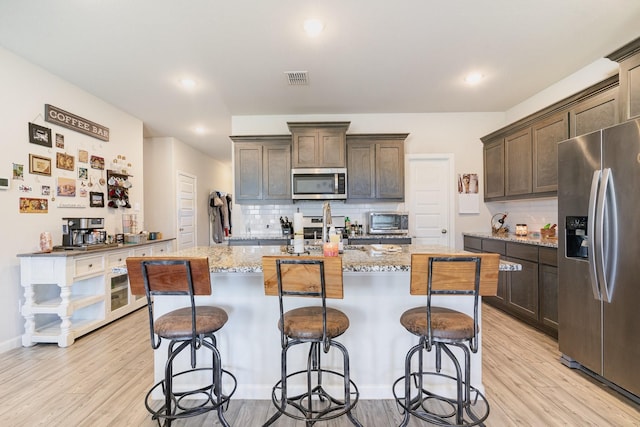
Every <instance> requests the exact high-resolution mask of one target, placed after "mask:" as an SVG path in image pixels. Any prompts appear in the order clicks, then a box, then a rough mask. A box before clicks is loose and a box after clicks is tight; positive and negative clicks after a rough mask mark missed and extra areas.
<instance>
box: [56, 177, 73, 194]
mask: <svg viewBox="0 0 640 427" xmlns="http://www.w3.org/2000/svg"><path fill="white" fill-rule="evenodd" d="M56 194H57V195H58V196H60V197H75V196H76V180H75V179H74V178H62V177H59V178H58V187H57V192H56Z"/></svg>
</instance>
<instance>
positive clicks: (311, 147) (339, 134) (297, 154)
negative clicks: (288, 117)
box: [287, 122, 350, 168]
mask: <svg viewBox="0 0 640 427" xmlns="http://www.w3.org/2000/svg"><path fill="white" fill-rule="evenodd" d="M349 124H350V122H297V123H296V122H289V123H287V125H288V126H289V130H290V131H291V137H292V142H293V146H292V153H293V156H292V165H293V167H294V168H343V167H346V157H345V156H346V151H345V146H346V132H347V129H348V128H349Z"/></svg>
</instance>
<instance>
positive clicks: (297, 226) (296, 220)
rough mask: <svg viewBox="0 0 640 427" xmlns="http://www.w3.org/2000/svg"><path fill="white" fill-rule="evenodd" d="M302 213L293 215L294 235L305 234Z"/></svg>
mask: <svg viewBox="0 0 640 427" xmlns="http://www.w3.org/2000/svg"><path fill="white" fill-rule="evenodd" d="M302 221H303V220H302V212H295V213H294V214H293V234H303V233H304V231H303V228H304V226H303V225H302V224H303V222H302Z"/></svg>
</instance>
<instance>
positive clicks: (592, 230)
mask: <svg viewBox="0 0 640 427" xmlns="http://www.w3.org/2000/svg"><path fill="white" fill-rule="evenodd" d="M601 175H602V171H600V170H596V171H594V172H593V178H592V179H591V191H590V192H589V216H588V219H587V239H588V240H587V243H588V245H587V255H588V258H587V259H588V261H589V278H590V279H591V290H592V291H593V297H594V298H595V299H597V300H601V299H602V298H601V297H600V287H599V286H598V272H597V263H596V206H597V201H598V200H597V199H598V187H599V186H600V177H601Z"/></svg>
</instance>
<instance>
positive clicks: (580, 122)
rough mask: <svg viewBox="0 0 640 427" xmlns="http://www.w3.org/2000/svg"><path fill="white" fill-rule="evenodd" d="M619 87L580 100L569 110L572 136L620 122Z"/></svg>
mask: <svg viewBox="0 0 640 427" xmlns="http://www.w3.org/2000/svg"><path fill="white" fill-rule="evenodd" d="M618 105H619V100H618V87H612V88H608V89H606V90H605V91H603V92H600V93H597V94H594V95H593V96H592V97H589V98H587V99H584V100H582V101H580V102H578V103H577V104H576V105H575V106H574V107H573V108H571V110H569V118H570V129H571V132H570V133H571V137H574V136H580V135H584V134H587V133H591V132H594V131H596V130H599V129H604V128H606V127H609V126H613V125H615V124H617V123H618Z"/></svg>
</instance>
